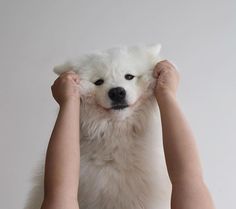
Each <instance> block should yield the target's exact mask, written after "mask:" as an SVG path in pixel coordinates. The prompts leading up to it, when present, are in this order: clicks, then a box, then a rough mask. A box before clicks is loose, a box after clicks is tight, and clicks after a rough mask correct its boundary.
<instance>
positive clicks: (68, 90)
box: [51, 71, 80, 106]
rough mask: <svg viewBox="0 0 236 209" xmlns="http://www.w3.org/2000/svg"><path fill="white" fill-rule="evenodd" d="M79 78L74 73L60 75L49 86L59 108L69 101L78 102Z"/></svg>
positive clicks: (68, 72)
mask: <svg viewBox="0 0 236 209" xmlns="http://www.w3.org/2000/svg"><path fill="white" fill-rule="evenodd" d="M79 81H80V80H79V76H78V74H76V73H75V72H74V71H67V72H64V73H62V74H61V75H60V76H59V77H58V78H57V79H56V80H55V81H54V83H53V85H52V86H51V90H52V95H53V97H54V99H55V100H56V101H57V103H58V104H59V105H60V106H61V105H62V104H64V103H65V102H67V101H69V100H78V101H79V98H80V94H79V86H78V85H79Z"/></svg>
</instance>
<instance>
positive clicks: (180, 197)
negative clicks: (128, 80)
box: [154, 61, 214, 209]
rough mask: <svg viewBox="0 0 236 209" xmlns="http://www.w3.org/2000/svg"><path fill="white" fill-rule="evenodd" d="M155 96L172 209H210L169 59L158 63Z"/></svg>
mask: <svg viewBox="0 0 236 209" xmlns="http://www.w3.org/2000/svg"><path fill="white" fill-rule="evenodd" d="M154 77H156V79H157V84H156V88H155V96H156V99H157V102H158V105H159V108H160V114H161V122H162V132H163V146H164V152H165V159H166V164H167V169H168V173H169V177H170V180H171V183H172V197H171V208H172V209H213V208H214V204H213V201H212V198H211V195H210V193H209V191H208V189H207V186H206V184H205V183H204V179H203V173H202V168H201V163H200V159H199V156H198V151H197V147H196V144H195V138H194V135H193V133H192V130H191V128H190V126H189V124H188V121H187V119H186V118H185V116H184V114H183V112H182V111H181V108H180V105H179V103H178V101H177V98H176V90H177V86H178V83H179V74H178V72H177V71H176V69H175V67H174V66H173V65H172V64H171V63H170V62H168V61H162V62H160V63H158V64H157V66H156V68H155V70H154Z"/></svg>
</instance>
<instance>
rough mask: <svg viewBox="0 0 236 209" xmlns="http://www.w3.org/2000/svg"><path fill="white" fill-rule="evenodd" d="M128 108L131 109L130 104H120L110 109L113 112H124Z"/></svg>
mask: <svg viewBox="0 0 236 209" xmlns="http://www.w3.org/2000/svg"><path fill="white" fill-rule="evenodd" d="M128 107H129V105H128V104H118V105H112V106H111V108H110V109H111V110H123V109H125V108H128Z"/></svg>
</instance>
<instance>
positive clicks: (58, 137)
mask: <svg viewBox="0 0 236 209" xmlns="http://www.w3.org/2000/svg"><path fill="white" fill-rule="evenodd" d="M153 76H154V77H155V78H156V80H157V83H156V88H155V92H154V93H155V96H156V100H157V103H158V105H159V108H160V114H161V122H162V132H163V145H164V151H165V158H166V164H167V169H168V173H169V177H170V180H171V183H172V198H171V209H214V204H213V201H212V198H211V195H210V193H209V191H208V189H207V186H206V184H205V183H204V179H203V174H202V168H201V163H200V159H199V156H198V151H197V147H196V144H195V138H194V135H193V133H192V130H191V128H190V126H189V124H188V122H187V120H186V118H185V116H184V114H183V112H182V111H181V109H180V106H179V103H178V101H177V97H176V92H177V87H178V83H179V74H178V72H177V70H176V69H175V67H174V66H173V65H172V64H171V63H170V62H169V61H167V60H164V61H161V62H159V63H158V64H157V65H156V67H155V69H154V73H153ZM78 84H79V77H78V75H77V74H76V73H74V72H72V71H69V72H66V73H63V74H61V75H60V76H59V77H58V78H57V79H56V81H55V82H54V84H53V85H52V94H53V96H54V98H55V100H56V101H57V102H58V104H59V106H60V110H59V113H58V117H57V120H56V123H55V126H54V129H53V132H52V135H51V138H50V141H49V144H48V150H47V155H46V165H45V182H44V183H45V184H44V187H45V195H44V200H43V203H42V207H41V209H78V208H79V204H78V199H77V194H78V186H79V173H80V172H79V165H80V141H79V135H80V133H79V128H78V127H79V116H80V115H79V108H78V107H79V106H80V101H79V96H80V95H79V91H78V88H77V85H78Z"/></svg>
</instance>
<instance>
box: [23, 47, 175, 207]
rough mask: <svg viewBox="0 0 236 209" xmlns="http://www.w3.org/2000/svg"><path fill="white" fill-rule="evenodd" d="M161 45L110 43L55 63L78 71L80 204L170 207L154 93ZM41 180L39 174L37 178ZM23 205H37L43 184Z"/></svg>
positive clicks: (168, 185) (64, 69)
mask: <svg viewBox="0 0 236 209" xmlns="http://www.w3.org/2000/svg"><path fill="white" fill-rule="evenodd" d="M160 49H161V46H160V45H159V44H157V45H148V46H130V47H114V48H111V49H108V50H105V51H100V52H93V53H90V54H86V55H84V56H81V57H80V58H78V59H76V60H71V61H68V62H66V63H65V64H63V65H60V66H57V67H55V68H54V72H55V73H57V74H58V75H59V74H61V73H63V72H65V71H68V70H74V71H75V72H77V73H78V74H79V76H80V79H81V82H80V88H81V89H80V92H81V114H80V115H81V124H80V134H81V139H80V141H81V142H80V143H81V145H80V146H81V148H80V150H81V165H80V166H81V168H80V185H79V197H78V198H79V204H80V208H81V209H168V208H170V193H171V186H170V181H169V178H168V174H167V169H166V165H165V160H164V152H163V147H162V134H161V121H160V114H159V109H158V105H157V102H156V100H155V97H154V95H153V88H154V85H155V79H154V78H153V76H152V73H153V69H154V66H155V65H156V63H157V62H159V61H160V60H161V58H160V56H159V54H160ZM41 182H42V180H41ZM31 195H32V197H31V198H30V201H29V202H28V205H27V207H26V209H36V208H39V207H40V206H39V205H40V203H41V201H42V197H43V189H42V185H41V186H39V187H37V186H36V187H35V188H34V189H33V191H32V194H31Z"/></svg>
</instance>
